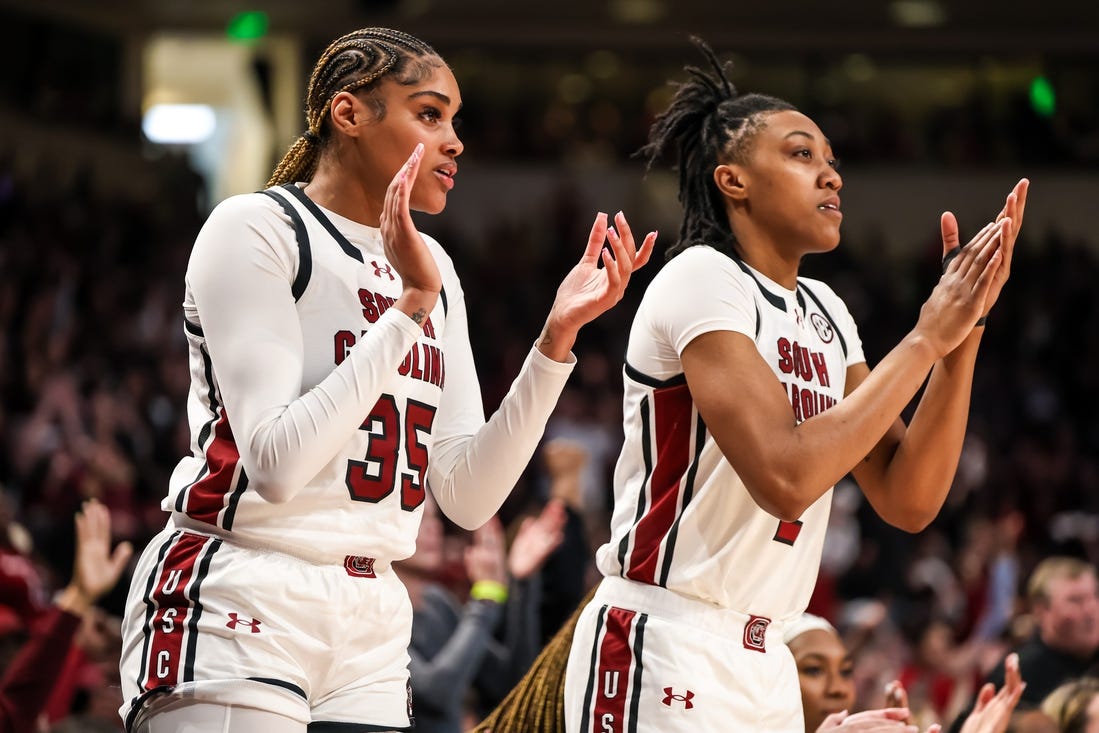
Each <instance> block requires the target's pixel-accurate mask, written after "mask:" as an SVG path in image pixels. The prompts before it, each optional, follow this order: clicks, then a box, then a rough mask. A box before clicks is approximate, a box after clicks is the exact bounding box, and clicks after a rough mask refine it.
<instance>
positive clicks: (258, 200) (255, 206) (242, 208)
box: [207, 191, 282, 222]
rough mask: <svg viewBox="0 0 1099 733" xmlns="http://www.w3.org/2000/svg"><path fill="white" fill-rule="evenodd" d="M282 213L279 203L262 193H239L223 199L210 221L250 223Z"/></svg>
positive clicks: (213, 211)
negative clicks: (250, 221)
mask: <svg viewBox="0 0 1099 733" xmlns="http://www.w3.org/2000/svg"><path fill="white" fill-rule="evenodd" d="M280 213H282V209H281V207H280V206H279V203H278V202H277V201H276V200H275V199H273V198H271V197H270V196H267V195H265V194H264V193H263V192H262V191H255V192H252V193H239V194H234V195H232V196H229V197H227V198H224V199H222V200H221V201H220V202H218V204H217V205H216V206H214V208H213V209H212V210H211V211H210V215H209V217H207V220H208V221H214V222H217V221H225V220H235V221H249V220H254V219H266V218H268V217H271V216H278V215H279V214H280Z"/></svg>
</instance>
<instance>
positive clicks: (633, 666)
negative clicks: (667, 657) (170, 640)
mask: <svg viewBox="0 0 1099 733" xmlns="http://www.w3.org/2000/svg"><path fill="white" fill-rule="evenodd" d="M644 627H645V616H644V614H638V613H637V612H635V611H628V610H626V609H623V608H615V607H614V606H609V607H608V606H604V607H603V608H602V609H601V610H600V615H599V622H598V624H597V626H596V634H595V642H594V643H593V645H592V665H591V669H590V672H589V678H588V687H587V690H586V691H585V693H584V716H583V722H582V724H581V731H583V733H589V731H591V732H593V733H631V732H632V731H636V730H637V708H638V704H639V694H640V691H641V672H642V668H641V650H642V645H643V644H642V641H643V632H644ZM600 630H602V631H603V633H602V638H600V633H599V632H600ZM593 700H594V702H593Z"/></svg>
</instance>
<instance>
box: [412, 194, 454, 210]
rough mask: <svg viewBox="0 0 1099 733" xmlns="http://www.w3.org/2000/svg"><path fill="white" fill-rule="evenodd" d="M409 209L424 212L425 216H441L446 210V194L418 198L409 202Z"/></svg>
mask: <svg viewBox="0 0 1099 733" xmlns="http://www.w3.org/2000/svg"><path fill="white" fill-rule="evenodd" d="M409 208H411V209H414V210H415V211H422V212H423V213H425V214H440V213H442V211H443V209H445V208H446V194H445V193H440V194H438V195H435V194H432V195H430V196H422V197H420V196H417V197H415V198H413V199H412V201H410V202H409Z"/></svg>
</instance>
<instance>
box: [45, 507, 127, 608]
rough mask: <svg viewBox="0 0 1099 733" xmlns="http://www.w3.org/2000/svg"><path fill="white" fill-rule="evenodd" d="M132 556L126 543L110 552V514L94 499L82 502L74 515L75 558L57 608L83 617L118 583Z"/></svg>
mask: <svg viewBox="0 0 1099 733" xmlns="http://www.w3.org/2000/svg"><path fill="white" fill-rule="evenodd" d="M132 554H133V547H132V546H131V545H130V543H129V542H122V543H120V544H119V545H118V546H117V547H116V548H114V551H112V550H111V513H110V511H109V510H108V509H107V507H105V506H103V505H102V504H100V503H99V502H98V501H96V500H95V499H91V500H89V501H86V502H84V506H83V507H82V508H81V510H80V511H79V512H78V513H77V515H76V557H75V558H74V560H73V576H72V580H71V581H70V582H69V584H68V586H66V587H65V589H64V590H63V591H62V592H61V595H60V597H59V598H58V601H57V603H58V605H59V606H61V607H62V608H64V609H66V610H68V611H70V612H72V613H75V614H77V615H80V614H83V613H84V612H85V611H87V610H88V609H89V608H90V607H91V606H92V605H93V604H94V603H95V602H96V601H98V600H99V599H100V598H101V597H103V595H104V594H106V593H107V592H109V591H110V590H111V589H112V588H114V587H115V585H116V584H117V583H118V579H119V578H120V577H121V576H122V571H123V570H124V569H125V567H126V563H127V562H129V560H130V556H131V555H132Z"/></svg>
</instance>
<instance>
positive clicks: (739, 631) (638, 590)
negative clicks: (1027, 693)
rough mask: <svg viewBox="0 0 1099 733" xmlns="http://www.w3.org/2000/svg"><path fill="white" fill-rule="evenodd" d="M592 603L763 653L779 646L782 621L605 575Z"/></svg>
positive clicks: (783, 625) (783, 621)
mask: <svg viewBox="0 0 1099 733" xmlns="http://www.w3.org/2000/svg"><path fill="white" fill-rule="evenodd" d="M593 601H594V602H595V603H607V604H610V605H614V606H622V607H624V608H627V609H630V610H634V611H640V612H642V613H646V614H649V615H650V616H658V617H661V618H665V619H668V620H670V621H674V622H676V623H683V624H687V625H689V626H694V627H697V628H700V629H704V630H706V631H709V632H712V633H714V634H718V635H720V636H724V637H727V638H734V639H740V638H743V639H744V642H745V646H746V647H748V648H755V649H757V650H758V651H765V650H766V648H767V647H769V646H771V645H779V644H782V643H783V641H782V632H783V630H784V628H785V626H786V624H785V620H784V619H773V618H769V617H766V616H757V615H753V614H751V613H745V612H743V611H736V610H733V609H730V608H722V607H720V606H715V605H713V604H711V603H707V602H705V601H700V600H698V599H696V598H688V597H687V596H684V595H680V594H679V593H676V592H674V591H670V590H668V589H667V588H661V587H659V586H655V585H645V584H642V583H635V582H633V581H632V580H626V579H624V578H618V577H614V576H607V577H605V578H603V580H602V581H601V582H600V583H599V587H598V588H597V589H596V591H595V597H594V599H593Z"/></svg>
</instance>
